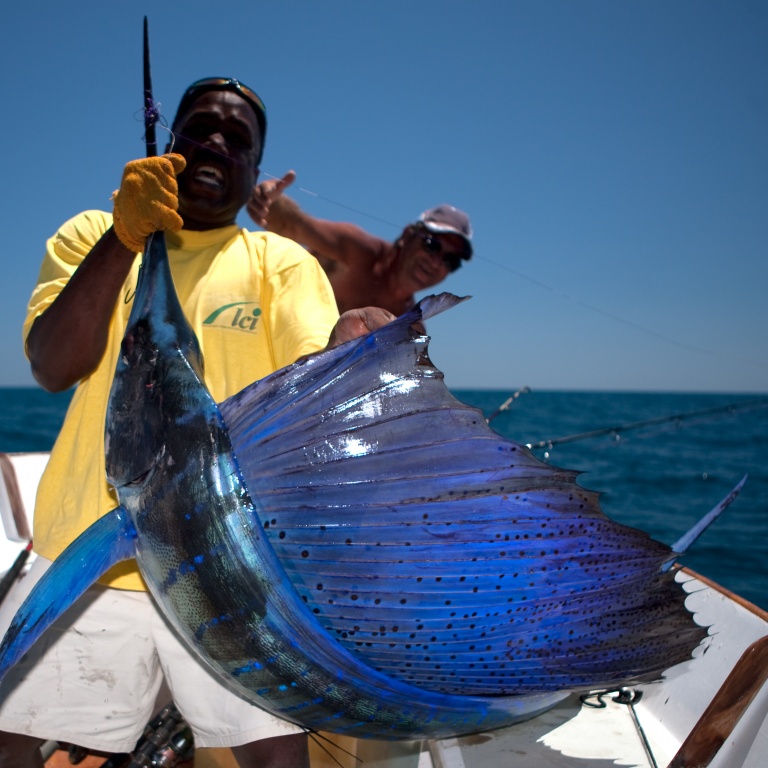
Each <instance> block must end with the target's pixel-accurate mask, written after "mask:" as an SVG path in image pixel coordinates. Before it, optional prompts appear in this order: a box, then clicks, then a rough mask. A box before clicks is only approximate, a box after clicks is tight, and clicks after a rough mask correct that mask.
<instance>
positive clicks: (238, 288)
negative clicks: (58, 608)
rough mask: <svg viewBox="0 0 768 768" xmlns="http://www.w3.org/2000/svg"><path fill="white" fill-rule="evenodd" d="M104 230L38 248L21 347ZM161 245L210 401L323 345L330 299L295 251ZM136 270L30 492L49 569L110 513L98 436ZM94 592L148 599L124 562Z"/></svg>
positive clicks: (271, 237)
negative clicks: (104, 588) (109, 590)
mask: <svg viewBox="0 0 768 768" xmlns="http://www.w3.org/2000/svg"><path fill="white" fill-rule="evenodd" d="M110 226H112V217H111V215H110V214H108V213H104V212H102V211H86V212H85V213H81V214H79V215H78V216H76V217H75V218H74V219H71V220H70V221H68V222H67V223H66V224H64V226H62V228H61V229H60V230H59V231H58V232H57V233H56V234H55V235H54V236H53V237H52V238H51V239H50V240H49V241H48V244H47V249H46V254H45V258H44V260H43V265H42V267H41V269H40V275H39V277H38V284H37V286H36V288H35V290H34V291H33V293H32V298H31V299H30V303H29V308H28V311H27V319H26V321H25V323H24V340H25V342H26V338H27V334H28V333H29V330H30V328H31V327H32V324H33V322H34V320H35V318H36V317H38V315H40V314H42V313H43V312H44V311H45V310H46V308H47V307H49V306H50V305H51V304H52V303H53V301H54V300H55V299H56V297H57V296H58V295H59V293H60V292H61V290H62V289H63V287H64V286H65V285H66V283H67V281H68V280H69V278H70V277H71V276H72V274H73V273H74V271H75V270H76V269H77V267H78V265H79V264H80V262H81V261H82V260H83V259H84V258H85V257H86V256H87V254H88V253H89V251H90V250H91V248H92V247H93V245H94V244H95V243H96V242H97V241H98V240H99V238H100V237H101V236H102V235H103V234H104V232H106V231H107V229H109V227H110ZM166 241H167V244H168V258H169V261H170V265H171V273H172V275H173V279H174V283H175V285H176V291H177V293H178V295H179V300H180V301H181V305H182V307H183V309H184V312H185V314H186V316H187V318H188V320H189V322H190V323H191V324H192V327H193V329H194V330H195V333H196V334H197V336H198V339H199V340H200V347H201V350H202V353H203V360H204V361H205V383H206V385H207V386H208V389H209V391H210V392H211V395H212V396H213V398H214V400H216V402H221V401H222V400H224V399H225V398H227V397H230V396H231V395H234V394H235V393H237V392H239V391H240V390H241V389H243V388H244V387H246V386H247V385H249V384H251V383H252V382H254V381H256V380H257V379H260V378H263V377H264V376H266V375H268V374H270V373H272V372H273V371H276V370H277V369H279V368H282V367H283V366H285V365H289V364H290V363H292V362H294V361H295V360H296V359H297V358H299V357H300V356H302V355H305V354H308V353H310V352H315V351H317V350H318V349H322V348H323V347H324V346H325V345H326V344H327V342H328V336H329V334H330V332H331V329H332V327H333V325H334V323H335V322H336V320H337V319H338V312H337V309H336V302H335V300H334V297H333V291H332V289H331V287H330V284H329V283H328V280H327V278H326V277H325V273H324V272H323V270H322V269H321V267H320V266H319V264H318V262H317V260H316V259H315V258H314V257H312V256H311V255H310V254H309V253H307V251H305V250H304V249H303V248H301V247H300V246H298V245H297V244H296V243H294V242H293V241H291V240H287V239H285V238H283V237H280V236H278V235H275V234H272V233H267V232H249V231H248V230H246V229H240V228H238V227H237V226H236V225H232V226H230V227H224V228H222V229H215V230H210V231H208V232H191V231H187V230H182V232H180V233H179V234H172V233H167V234H166ZM140 261H141V259H140V257H137V259H136V262H135V263H134V265H133V268H132V270H131V273H130V274H129V276H128V278H127V279H126V281H125V284H124V286H123V290H122V294H121V298H120V299H119V300H118V302H117V305H116V307H115V311H114V313H113V315H112V319H111V321H110V326H109V338H108V342H107V348H106V351H105V353H104V357H103V358H102V360H101V362H100V363H99V366H98V368H97V369H96V370H95V371H94V372H93V373H92V374H91V375H90V376H88V377H87V378H86V379H84V380H83V381H81V382H80V383H79V384H78V386H77V389H76V390H75V393H74V396H73V398H72V402H71V404H70V406H69V410H68V411H67V415H66V418H65V420H64V424H63V426H62V428H61V432H60V433H59V436H58V438H57V440H56V444H55V445H54V447H53V451H52V452H51V458H50V461H49V462H48V466H47V468H46V470H45V472H44V474H43V477H42V478H41V481H40V486H39V489H38V493H37V500H36V503H35V518H34V532H33V538H34V547H35V551H36V552H37V553H38V554H40V555H43V556H44V557H47V558H49V559H51V560H52V559H54V558H55V557H57V556H58V555H59V554H60V553H61V552H62V551H63V550H64V548H65V547H66V546H67V545H68V544H69V543H70V542H71V541H72V540H73V539H74V538H75V537H76V536H78V535H79V534H80V533H81V532H82V531H84V530H85V529H86V528H87V527H88V526H89V525H91V523H93V522H94V521H96V520H97V519H98V518H99V517H101V516H102V515H104V514H106V513H107V512H109V511H110V510H111V509H113V508H114V507H116V506H117V504H118V501H117V496H116V495H115V492H114V490H113V489H112V488H111V487H110V486H109V485H108V484H107V481H106V470H105V457H104V426H105V419H106V412H107V402H108V399H109V391H110V386H111V383H112V377H113V375H114V372H115V366H116V364H117V356H118V354H119V350H120V343H121V341H122V337H123V332H124V329H125V326H126V324H127V321H128V315H129V313H130V310H131V305H132V302H133V294H134V291H135V286H136V277H137V275H138V268H139V264H140ZM139 418H140V416H139ZM102 582H103V583H105V584H108V585H109V586H113V587H117V588H120V589H137V590H140V589H145V588H146V587H145V586H144V582H143V580H142V579H141V576H140V574H139V572H138V569H137V567H136V563H135V561H133V560H131V561H128V562H126V563H120V564H118V565H117V566H116V567H115V568H113V569H112V570H111V571H110V572H109V574H107V575H106V576H105V578H104V579H102Z"/></svg>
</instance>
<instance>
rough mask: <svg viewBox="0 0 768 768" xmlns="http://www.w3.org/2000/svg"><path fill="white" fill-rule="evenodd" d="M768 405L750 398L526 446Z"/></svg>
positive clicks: (551, 444) (546, 445)
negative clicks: (744, 400) (742, 401)
mask: <svg viewBox="0 0 768 768" xmlns="http://www.w3.org/2000/svg"><path fill="white" fill-rule="evenodd" d="M765 407H768V397H762V398H758V399H756V400H748V401H746V402H744V403H729V404H727V405H718V406H714V407H713V408H702V409H700V410H697V411H687V412H685V413H676V414H673V415H672V416H659V417H657V418H655V419H645V420H643V421H633V422H629V423H627V424H619V425H618V426H615V427H604V428H603V429H593V430H590V431H588V432H579V433H577V434H574V435H566V436H565V437H557V438H554V439H550V440H539V442H537V443H526V447H527V448H529V449H534V448H554V447H555V446H556V445H565V444H566V443H574V442H576V441H577V440H589V439H590V438H593V437H602V436H603V435H619V434H620V433H622V432H628V431H629V430H632V429H640V428H641V427H651V426H657V425H659V424H667V423H670V422H679V421H684V420H686V419H693V418H697V417H700V416H713V415H715V414H718V413H737V412H738V411H744V410H750V409H754V408H765Z"/></svg>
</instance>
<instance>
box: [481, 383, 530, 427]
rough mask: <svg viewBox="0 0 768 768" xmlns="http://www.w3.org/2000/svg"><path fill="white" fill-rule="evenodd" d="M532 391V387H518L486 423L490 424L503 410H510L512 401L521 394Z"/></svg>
mask: <svg viewBox="0 0 768 768" xmlns="http://www.w3.org/2000/svg"><path fill="white" fill-rule="evenodd" d="M530 391H531V388H530V387H522V389H518V390H517V392H515V393H514V394H513V395H511V396H510V397H508V398H507V399H506V400H505V401H504V402H503V403H502V404H501V405H500V406H499V407H498V408H497V409H496V410H495V411H494V412H493V413H492V414H491V415H490V416H489V417H488V418H487V419H486V420H485V423H486V424H490V423H491V422H492V421H493V420H494V419H495V418H496V417H497V416H498V415H499V414H500V413H502V412H503V411H508V410H509V409H510V408H511V406H512V403H514V402H515V400H517V398H518V397H520V395H527V394H528V393H529V392H530Z"/></svg>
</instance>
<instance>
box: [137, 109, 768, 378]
mask: <svg viewBox="0 0 768 768" xmlns="http://www.w3.org/2000/svg"><path fill="white" fill-rule="evenodd" d="M160 106H161V105H160V102H157V103H156V104H152V105H150V106H149V107H148V108H145V109H144V110H141V116H142V120H145V122H146V120H147V119H149V118H148V115H149V117H150V118H151V119H152V121H153V122H152V125H153V126H154V125H159V126H160V127H161V128H163V129H164V130H166V131H168V133H169V134H170V136H171V139H170V142H169V149H168V151H169V152H172V151H173V146H174V144H175V142H176V138H177V137H178V136H180V137H183V138H184V139H185V140H186V141H187V142H189V143H190V144H194V145H195V146H198V147H203V146H204V145H202V144H200V143H199V142H196V141H194V140H193V139H190V138H189V137H187V136H184V134H181V133H179V134H174V133H173V131H171V129H170V128H169V127H168V123H167V120H166V119H165V117H164V116H163V115H162V114H161V112H160ZM137 114H138V113H137ZM205 148H206V149H208V151H210V152H212V153H213V154H216V155H219V156H220V157H222V158H224V159H226V160H229V162H232V163H236V164H238V165H243V166H244V165H245V163H242V162H241V161H239V160H236V159H234V158H231V157H228V156H227V155H223V154H222V153H221V152H218V151H216V150H215V149H212V148H211V147H205ZM260 175H261V176H262V177H267V178H269V179H272V180H274V181H277V180H279V179H280V178H281V177H280V176H275V175H274V174H271V173H269V172H268V171H263V170H262V171H261V172H260ZM294 189H296V190H297V191H299V192H301V193H303V194H305V195H307V196H309V197H314V198H316V199H317V200H323V201H324V202H326V203H330V204H331V205H335V206H336V207H337V208H342V209H343V210H345V211H349V212H351V213H354V214H356V215H358V216H362V217H364V218H367V219H370V220H371V221H376V222H378V223H380V224H385V225H386V226H388V227H392V229H394V230H396V231H400V229H401V226H400V225H398V224H395V223H393V222H391V221H389V220H388V219H382V218H380V217H379V216H374V215H373V214H371V213H367V212H366V211H363V210H361V209H359V208H354V207H353V206H351V205H346V204H345V203H340V202H339V201H338V200H333V199H332V198H330V197H326V196H324V195H321V194H320V193H318V192H314V191H313V190H310V189H307V188H306V187H301V186H297V187H294ZM475 259H476V260H477V261H482V262H485V263H487V264H491V265H492V266H494V267H496V268H497V269H502V270H505V271H507V272H510V273H512V274H513V275H515V276H516V277H519V278H520V279H521V280H525V281H526V282H528V283H531V284H532V285H535V286H537V287H538V288H540V289H542V290H545V291H548V292H549V293H551V294H553V295H555V296H558V297H559V298H561V299H565V300H566V301H572V302H575V303H576V304H578V305H579V306H581V307H583V308H584V309H587V310H589V311H590V312H594V313H595V314H598V315H601V316H602V317H604V318H607V319H608V320H612V321H613V322H615V323H620V324H621V325H625V326H626V327H628V328H631V329H633V330H635V331H638V332H640V333H644V334H646V335H647V336H650V337H652V338H654V339H657V340H658V341H663V342H665V343H667V344H671V345H673V346H676V347H680V348H681V349H687V350H688V351H690V352H697V353H699V354H702V355H712V356H718V357H719V356H720V355H718V354H717V353H715V352H714V351H713V350H711V349H706V348H704V347H699V346H696V345H693V344H689V343H687V342H684V341H680V340H679V339H675V338H672V337H671V336H668V335H666V334H663V333H660V332H658V331H655V330H653V329H651V328H648V327H646V326H644V325H641V324H640V323H636V322H634V321H632V320H628V319H627V318H624V317H621V316H619V315H616V314H614V313H612V312H608V311H607V310H604V309H601V308H600V307H596V306H594V305H593V304H589V303H587V302H585V301H583V300H581V299H579V298H577V297H573V296H570V295H569V294H567V293H564V292H563V291H561V290H559V289H557V288H554V287H553V286H551V285H549V284H548V283H544V282H542V281H541V280H538V279H536V278H534V277H531V276H530V275H527V274H526V273H524V272H521V271H520V270H518V269H515V268H514V267H510V266H509V265H508V264H502V263H501V262H499V261H496V260H494V259H491V258H489V257H487V256H482V255H475ZM732 359H739V360H741V361H742V362H745V363H749V364H750V365H757V366H762V363H761V362H760V361H758V360H754V359H752V358H749V357H745V358H742V357H738V358H735V357H734V358H732Z"/></svg>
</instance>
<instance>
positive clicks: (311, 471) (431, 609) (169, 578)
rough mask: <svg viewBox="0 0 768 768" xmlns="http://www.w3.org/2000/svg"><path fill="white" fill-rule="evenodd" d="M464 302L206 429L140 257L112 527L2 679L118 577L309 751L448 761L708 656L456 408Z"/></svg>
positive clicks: (440, 304) (298, 367)
mask: <svg viewBox="0 0 768 768" xmlns="http://www.w3.org/2000/svg"><path fill="white" fill-rule="evenodd" d="M458 301H460V300H459V299H457V298H456V297H453V296H451V295H450V294H442V295H440V296H435V297H430V298H428V299H425V300H423V301H422V302H421V303H420V304H419V305H417V306H416V307H415V308H414V309H413V310H412V311H410V312H408V313H406V314H405V315H403V316H402V317H400V318H398V319H397V320H395V321H394V322H392V323H390V324H389V325H387V326H385V327H383V328H381V329H379V330H378V331H375V332H374V333H371V334H369V335H367V336H365V337H363V338H361V339H358V340H356V341H353V342H348V343H347V344H345V345H342V346H340V347H337V348H336V349H333V350H330V351H326V352H323V353H320V354H318V355H315V356H313V357H310V358H308V359H306V360H304V361H301V362H298V363H296V364H294V365H292V366H289V367H287V368H284V369H282V370H280V371H278V372H276V373H275V374H273V375H271V376H269V377H267V378H265V379H263V380H261V381H258V382H256V383H254V384H253V385H251V386H250V387H248V388H246V389H245V390H243V391H242V392H241V393H239V394H238V395H236V396H235V397H232V398H230V399H229V400H227V401H225V402H223V403H221V404H219V405H217V404H216V403H215V402H214V401H213V399H212V398H211V396H210V394H209V393H208V391H207V389H206V387H205V385H204V383H203V361H202V359H201V355H200V351H199V347H198V344H197V339H196V337H195V334H194V332H193V331H192V329H191V327H190V326H189V324H188V322H187V320H186V318H185V317H184V314H183V311H182V309H181V307H180V305H179V302H178V299H177V296H176V293H175V289H174V287H173V281H172V277H171V273H170V269H169V266H168V259H167V253H166V248H165V241H164V238H163V236H162V235H161V234H156V235H154V236H152V238H150V240H149V243H148V246H147V249H146V252H145V256H144V261H143V265H142V269H141V271H140V277H139V283H138V286H137V291H136V296H135V298H134V306H133V308H132V312H131V316H130V319H129V323H128V327H127V328H126V331H125V336H124V340H123V345H122V353H121V357H120V361H119V364H118V366H117V370H116V373H115V378H114V383H113V388H112V393H111V398H110V404H109V409H108V416H107V425H106V453H107V471H108V476H109V481H110V483H112V484H113V485H114V486H115V488H116V489H117V492H118V497H119V500H120V506H119V507H118V508H117V509H115V510H113V511H112V512H111V513H109V514H108V515H106V516H105V517H103V518H101V519H100V520H99V521H98V522H97V523H95V524H94V525H93V526H91V528H89V529H88V530H87V531H86V532H85V533H83V534H82V535H81V536H80V537H79V538H78V539H77V540H76V541H75V542H74V543H73V544H72V545H71V546H70V547H69V548H68V549H67V550H66V551H65V552H64V553H63V554H62V555H61V556H60V557H59V558H58V559H57V561H56V562H55V563H54V565H53V566H52V568H51V569H50V571H49V572H48V573H47V574H46V576H45V577H44V578H43V579H42V580H41V582H40V583H39V584H38V586H37V587H36V588H35V590H34V591H33V592H32V594H31V595H30V597H29V599H28V600H27V602H26V603H25V604H24V605H23V606H22V608H21V609H20V610H19V613H18V614H17V616H16V618H15V620H14V623H13V625H12V626H11V628H10V630H9V631H8V633H7V635H6V637H5V639H4V641H3V644H2V647H0V672H4V671H5V670H7V669H8V668H9V667H10V666H11V665H13V664H14V663H15V661H16V660H18V658H19V657H20V656H21V655H22V654H23V653H24V652H25V651H26V650H27V649H28V648H29V647H30V646H31V645H32V643H34V641H35V640H36V639H37V637H39V635H40V634H41V633H42V632H43V631H44V630H45V628H46V627H47V626H48V625H49V624H50V623H51V622H52V621H53V620H55V618H56V617H57V616H59V615H60V614H61V613H62V612H63V611H64V610H65V609H66V608H67V607H68V606H69V605H70V604H71V603H72V602H73V601H75V600H76V599H77V597H78V596H79V595H80V594H82V592H83V591H84V590H85V589H86V588H87V587H88V586H89V585H90V584H91V583H92V582H93V581H94V580H96V579H97V578H98V577H99V576H100V575H101V574H102V573H103V572H104V571H105V570H107V569H108V568H109V567H111V566H112V565H113V564H114V563H115V562H118V561H120V560H122V559H126V558H130V557H135V558H136V559H137V561H138V564H139V567H140V569H141V572H142V574H143V575H144V578H145V580H146V582H147V584H148V586H149V588H150V590H151V592H152V594H153V596H154V598H155V599H156V601H157V603H158V605H159V606H160V608H161V609H162V611H163V612H164V614H165V615H166V616H167V617H168V619H169V620H170V621H171V623H172V624H173V626H174V627H175V628H176V630H177V631H178V633H179V635H180V636H181V637H183V638H184V639H185V640H186V641H187V643H188V644H189V646H190V648H192V650H193V651H194V652H195V653H197V654H198V655H199V656H200V657H201V658H202V659H203V660H204V661H205V662H207V663H208V664H209V665H210V667H211V668H212V669H213V670H214V671H215V672H217V673H218V674H219V675H220V676H221V677H222V678H223V679H225V680H226V681H227V683H228V684H229V685H231V686H233V687H234V688H235V689H236V690H238V691H239V692H240V693H242V695H244V696H245V697H247V698H248V699H249V700H251V701H252V702H253V703H254V704H256V705H258V706H261V707H264V708H266V709H268V710H270V711H272V712H273V713H275V714H277V715H279V716H281V717H284V718H286V719H289V720H292V721H294V722H296V723H299V724H301V725H303V726H305V727H307V728H309V729H313V730H325V731H331V732H339V733H347V734H350V735H357V736H364V737H373V738H418V737H422V736H428V737H438V738H439V737H447V736H453V735H458V734H463V733H469V732H476V731H480V730H486V729H492V728H497V727H501V726H504V725H508V724H511V723H514V722H517V721H519V720H522V719H526V718H528V717H531V716H532V715H534V714H536V713H537V712H540V711H542V710H544V709H546V708H548V707H551V706H553V705H554V704H555V703H556V702H558V701H560V700H561V699H562V698H564V697H565V696H566V695H567V694H568V693H569V692H571V691H578V690H587V689H595V688H598V687H613V686H616V685H619V684H630V683H636V682H642V681H650V680H654V679H658V678H659V677H660V676H661V675H662V673H663V671H664V670H666V669H667V668H669V667H671V666H672V665H674V664H677V663H680V662H683V661H685V660H687V659H689V658H690V655H691V652H692V649H693V648H695V647H696V646H697V645H698V644H699V643H700V642H701V641H702V639H703V638H704V637H705V636H706V634H707V630H706V629H705V628H702V627H700V626H697V625H696V623H695V622H694V621H693V618H692V616H691V615H690V614H689V613H688V611H687V610H686V609H685V607H684V600H685V593H684V591H683V590H682V588H681V586H680V585H679V584H677V583H676V581H675V578H674V572H673V571H671V570H670V569H669V568H668V565H669V563H670V562H672V561H673V560H674V559H675V552H673V550H671V549H670V548H669V547H667V546H665V545H663V544H660V543H657V542H655V541H653V540H651V539H650V538H649V537H648V536H647V535H646V534H645V533H643V532H641V531H638V530H635V529H632V528H628V527H625V526H623V525H620V524H618V523H615V522H613V521H611V520H609V519H608V518H607V517H606V516H605V515H604V514H603V513H602V512H601V511H600V509H599V504H598V499H597V494H595V493H593V492H590V491H586V490H584V489H583V488H581V487H580V486H579V485H578V484H577V482H576V473H574V472H570V471H565V470H562V469H558V468H556V467H552V466H550V465H547V464H545V463H543V462H540V461H539V460H537V459H536V458H535V457H534V456H533V455H532V454H531V453H530V452H529V451H528V450H527V449H526V448H524V447H523V446H521V445H518V444H516V443H513V442H511V441H508V440H505V439H503V438H501V437H500V436H499V435H498V434H496V433H495V432H494V431H493V430H492V429H491V428H490V427H489V426H487V424H486V423H485V420H484V419H483V417H482V415H481V414H480V412H479V411H477V410H475V409H473V408H470V407H468V406H466V405H463V404H462V403H460V402H458V401H457V400H456V399H455V398H453V396H452V395H451V394H450V393H449V391H448V389H447V388H446V387H445V384H444V382H443V377H442V374H441V373H440V371H439V370H438V369H437V368H435V367H434V365H433V364H432V363H431V361H430V359H429V357H428V351H427V345H428V337H426V336H425V335H423V333H422V332H421V331H420V330H419V329H418V325H415V324H418V323H419V322H420V321H422V320H424V319H426V318H428V317H430V316H432V315H434V314H436V313H437V312H440V311H442V310H443V309H445V308H447V307H450V306H452V305H453V304H455V303H457V302H458Z"/></svg>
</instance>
